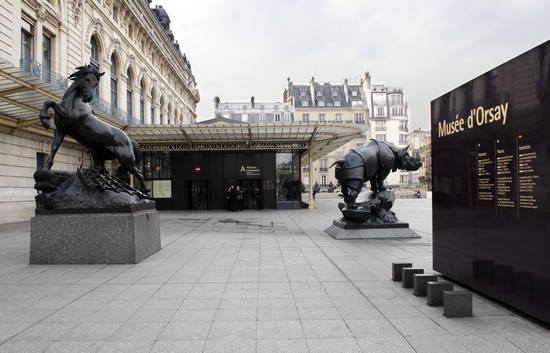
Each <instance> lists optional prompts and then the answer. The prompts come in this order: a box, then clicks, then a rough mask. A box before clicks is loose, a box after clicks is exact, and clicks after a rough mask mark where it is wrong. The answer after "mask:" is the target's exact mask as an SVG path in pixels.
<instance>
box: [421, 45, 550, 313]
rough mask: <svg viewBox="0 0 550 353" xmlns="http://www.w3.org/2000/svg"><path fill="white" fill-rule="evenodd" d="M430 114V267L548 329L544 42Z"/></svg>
mask: <svg viewBox="0 0 550 353" xmlns="http://www.w3.org/2000/svg"><path fill="white" fill-rule="evenodd" d="M431 112H432V126H431V128H432V159H433V166H432V173H433V260H434V269H435V270H436V271H438V272H441V273H443V274H444V275H446V276H448V277H450V278H452V279H454V280H457V281H459V282H462V283H464V284H466V285H468V286H471V287H472V288H474V289H476V290H479V291H481V292H483V293H485V294H487V295H490V296H492V297H494V298H496V299H498V300H500V301H503V302H505V303H507V304H509V305H511V306H513V307H515V308H517V309H519V310H521V311H524V312H525V313H528V314H529V315H532V316H534V317H536V318H538V319H540V320H543V321H544V322H546V323H550V231H549V229H550V200H549V195H550V193H549V192H550V41H548V42H545V43H543V44H541V45H540V46H538V47H536V48H534V49H532V50H530V51H528V52H526V53H524V54H522V55H520V56H518V57H516V58H514V59H512V60H510V61H509V62H507V63H504V64H502V65H500V66H498V67H496V68H495V69H493V70H491V71H489V72H486V73H485V74H483V75H481V76H479V77H477V78H475V79H473V80H471V81H469V82H467V83H465V84H464V85H462V86H460V87H458V88H456V89H454V90H453V91H451V92H449V93H447V94H445V95H443V96H441V97H439V98H437V99H435V100H434V101H432V102H431Z"/></svg>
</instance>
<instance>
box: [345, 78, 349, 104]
mask: <svg viewBox="0 0 550 353" xmlns="http://www.w3.org/2000/svg"><path fill="white" fill-rule="evenodd" d="M348 90H349V86H348V79H347V78H345V79H344V95H345V96H346V102H349V92H348Z"/></svg>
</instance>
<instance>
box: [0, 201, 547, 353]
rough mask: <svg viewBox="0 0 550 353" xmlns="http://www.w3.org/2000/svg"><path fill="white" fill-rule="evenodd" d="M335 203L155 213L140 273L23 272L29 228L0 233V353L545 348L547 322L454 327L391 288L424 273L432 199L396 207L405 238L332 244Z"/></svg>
mask: <svg viewBox="0 0 550 353" xmlns="http://www.w3.org/2000/svg"><path fill="white" fill-rule="evenodd" d="M337 203H338V198H337V196H336V195H335V194H320V195H318V197H317V203H316V209H314V210H307V209H303V210H289V211H286V210H262V211H256V210H246V211H240V212H225V211H162V212H161V213H160V219H161V225H160V228H161V237H162V249H161V250H160V251H159V252H157V253H156V254H154V255H152V256H151V257H149V258H147V259H145V260H144V261H142V262H141V263H139V264H137V265H32V266H31V265H29V264H28V261H29V234H30V222H23V223H12V224H4V225H0V239H1V242H0V352H9V353H14V352H25V353H34V352H47V353H65V352H66V353H80V352H82V353H88V352H90V353H92V352H100V353H107V352H128V353H142V352H143V353H145V352H147V353H160V352H185V353H187V352H189V353H193V352H220V353H230V352H238V353H247V352H258V353H267V352H285V353H286V352H289V353H290V352H310V353H323V352H327V353H335V352H345V353H349V352H365V353H366V352H383V353H393V352H483V353H486V352H498V353H504V352H550V332H549V330H548V329H547V327H545V326H544V325H542V324H541V323H540V322H536V321H534V320H531V319H529V318H527V317H524V316H522V315H521V314H519V313H517V312H515V311H513V310H511V309H510V308H507V307H505V306H502V305H500V304H499V303H497V302H495V301H492V300H490V299H488V298H486V297H483V296H480V295H478V294H475V295H474V316H473V317H470V318H452V319H451V318H446V317H444V316H443V309H442V308H441V307H430V306H428V305H426V298H425V297H415V296H414V295H413V294H412V289H405V288H402V287H401V283H396V282H392V281H391V264H392V262H412V263H413V265H414V266H415V267H421V268H424V269H425V271H426V273H430V272H432V271H431V269H432V258H431V251H432V231H431V200H430V199H412V198H411V199H398V200H397V202H396V205H395V207H394V208H393V210H394V211H395V212H396V213H397V215H398V217H399V218H400V219H402V220H404V221H407V222H409V223H410V225H411V228H412V229H413V230H415V231H416V232H417V233H418V234H419V235H420V236H421V238H420V239H410V240H334V239H332V238H331V237H330V236H328V235H327V234H325V233H324V230H325V229H326V228H327V227H328V226H329V225H330V224H331V223H332V220H333V219H336V218H339V217H340V216H341V215H340V211H339V210H338V209H337ZM455 288H456V286H455Z"/></svg>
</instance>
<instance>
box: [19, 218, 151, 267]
mask: <svg viewBox="0 0 550 353" xmlns="http://www.w3.org/2000/svg"><path fill="white" fill-rule="evenodd" d="M158 250H160V228H159V216H158V211H156V210H144V211H138V212H130V213H79V214H39V215H36V216H35V217H33V218H32V221H31V248H30V263H31V264H135V263H138V262H140V261H141V260H143V259H145V258H147V257H148V256H150V255H152V254H154V253H155V252H157V251H158Z"/></svg>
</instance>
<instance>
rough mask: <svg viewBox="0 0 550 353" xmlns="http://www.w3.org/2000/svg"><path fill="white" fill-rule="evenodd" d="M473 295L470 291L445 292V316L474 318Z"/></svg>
mask: <svg viewBox="0 0 550 353" xmlns="http://www.w3.org/2000/svg"><path fill="white" fill-rule="evenodd" d="M472 302H473V295H472V292H468V291H444V292H443V315H445V316H446V317H465V316H472V311H473V310H472V309H473V308H472V307H473V304H472Z"/></svg>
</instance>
